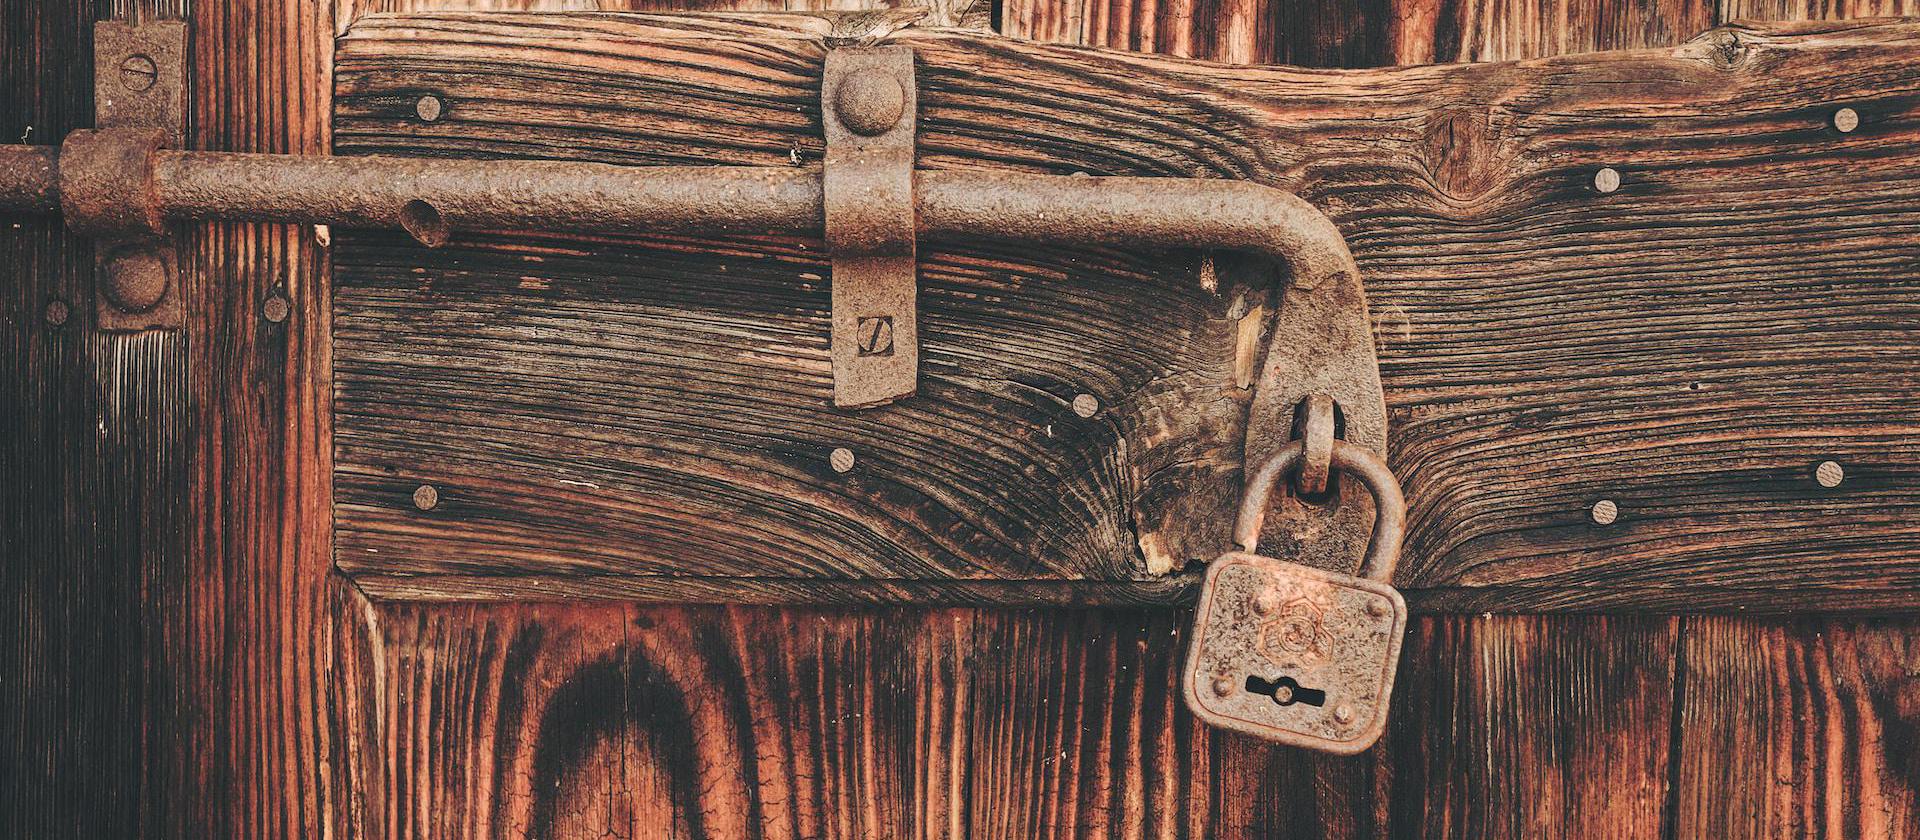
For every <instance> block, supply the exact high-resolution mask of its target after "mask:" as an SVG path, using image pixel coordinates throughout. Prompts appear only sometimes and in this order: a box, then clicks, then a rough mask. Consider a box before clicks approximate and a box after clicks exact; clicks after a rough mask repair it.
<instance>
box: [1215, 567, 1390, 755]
mask: <svg viewBox="0 0 1920 840" xmlns="http://www.w3.org/2000/svg"><path fill="white" fill-rule="evenodd" d="M1406 629H1407V602H1406V600H1405V599H1403V598H1401V597H1400V593H1399V592H1398V591H1396V590H1394V588H1393V587H1392V586H1389V585H1387V584H1385V583H1381V582H1379V581H1373V580H1367V579H1365V578H1357V577H1354V576H1352V575H1343V574H1339V573H1336V572H1328V571H1323V570H1321V569H1315V568H1312V567H1309V566H1302V565H1299V564H1297V563H1288V562H1286V561H1284V560H1276V559H1274V558H1271V557H1263V556H1260V555H1258V554H1248V553H1245V552H1237V551H1236V552H1228V553H1227V554H1224V555H1221V557H1220V558H1219V559H1217V560H1215V561H1213V563H1212V564H1211V565H1209V566H1208V567H1207V576H1206V580H1205V581H1204V582H1203V583H1202V585H1201V590H1200V603H1199V606H1198V607H1197V608H1196V612H1195V614H1194V628H1193V636H1192V639H1191V640H1190V641H1189V642H1188V647H1187V666H1186V679H1185V681H1184V682H1185V693H1186V696H1187V706H1188V708H1191V709H1192V710H1193V713H1194V714H1195V715H1197V716H1198V717H1199V718H1200V719H1201V720H1202V721H1204V722H1206V723H1208V724H1210V725H1213V726H1221V727H1226V728H1228V729H1233V730H1237V731H1240V732H1245V733H1247V734H1249V735H1254V736H1257V737H1260V738H1265V739H1268V740H1272V741H1278V742H1280V743H1283V744H1290V745H1293V746H1298V747H1306V748H1309V749H1315V750H1323V751H1326V752H1333V753H1342V754H1349V753H1356V752H1359V751H1361V750H1364V749H1366V748H1367V747H1369V746H1372V745H1373V742H1374V741H1375V740H1377V739H1378V738H1379V737H1380V733H1381V732H1382V731H1384V730H1385V728H1386V723H1387V704H1388V702H1389V700H1390V699H1391V697H1392V694H1393V677H1394V669H1395V668H1397V667H1398V666H1399V664H1400V643H1401V640H1402V639H1403V638H1404V637H1405V636H1406ZM1315 701H1317V703H1316V702H1315Z"/></svg>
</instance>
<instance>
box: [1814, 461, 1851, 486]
mask: <svg viewBox="0 0 1920 840" xmlns="http://www.w3.org/2000/svg"><path fill="white" fill-rule="evenodd" d="M1846 477H1847V471H1846V470H1845V469H1842V468H1841V466H1840V463H1839V462H1838V461H1821V462H1820V466H1818V467H1816V468H1814V471H1813V480H1815V481H1818V482H1820V486H1821V487H1839V486H1840V482H1842V481H1844V480H1846Z"/></svg>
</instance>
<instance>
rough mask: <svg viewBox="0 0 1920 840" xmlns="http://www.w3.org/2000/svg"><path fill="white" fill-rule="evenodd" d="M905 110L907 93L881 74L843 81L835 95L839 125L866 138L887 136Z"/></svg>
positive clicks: (884, 74)
mask: <svg viewBox="0 0 1920 840" xmlns="http://www.w3.org/2000/svg"><path fill="white" fill-rule="evenodd" d="M906 109H907V92H906V90H905V89H904V88H902V87H900V80H899V79H896V78H894V77H893V76H891V75H889V74H887V73H882V72H880V71H878V70H868V71H866V72H863V73H855V74H853V75H851V76H848V77H847V78H845V79H842V80H841V81H840V88H839V90H836V91H835V92H834V94H833V113H834V115H835V116H837V117H839V118H840V124H841V125H844V126H846V127H847V130H849V131H852V132H853V133H855V134H859V135H861V136H864V137H873V136H876V135H880V134H885V133H886V132H887V130H888V129H891V128H893V127H894V126H895V125H897V124H899V122H900V115H901V114H903V113H906Z"/></svg>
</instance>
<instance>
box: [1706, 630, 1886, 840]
mask: <svg viewBox="0 0 1920 840" xmlns="http://www.w3.org/2000/svg"><path fill="white" fill-rule="evenodd" d="M1681 657H1682V661H1683V662H1684V663H1685V665H1684V672H1683V674H1682V675H1681V683H1680V690H1681V691H1682V696H1683V698H1684V699H1683V700H1682V702H1681V715H1680V720H1679V723H1678V725H1677V726H1676V728H1675V731H1676V732H1679V733H1683V737H1682V739H1681V741H1680V744H1679V750H1678V753H1677V759H1676V760H1677V761H1678V767H1677V770H1678V775H1677V777H1676V778H1677V780H1678V789H1679V791H1680V792H1681V795H1680V796H1679V797H1678V800H1677V801H1678V815H1677V820H1678V821H1677V824H1676V827H1677V830H1676V832H1675V835H1674V836H1676V837H1703V838H1704V837H1713V838H1750V837H1751V838H1761V837H1845V838H1892V837H1913V836H1916V835H1920V623H1916V622H1915V621H1914V620H1912V619H1910V618H1907V619H1882V620H1872V621H1859V620H1844V619H1832V618H1805V619H1798V620H1792V621H1767V622H1761V621H1751V620H1740V619H1731V618H1720V617H1699V618H1689V619H1687V620H1686V635H1685V644H1684V649H1683V652H1682V655H1681Z"/></svg>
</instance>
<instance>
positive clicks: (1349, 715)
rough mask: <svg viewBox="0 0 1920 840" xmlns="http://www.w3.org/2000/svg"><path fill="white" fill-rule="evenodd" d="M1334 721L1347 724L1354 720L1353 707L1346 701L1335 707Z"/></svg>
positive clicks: (1343, 724)
mask: <svg viewBox="0 0 1920 840" xmlns="http://www.w3.org/2000/svg"><path fill="white" fill-rule="evenodd" d="M1333 722H1334V723H1338V724H1340V725H1342V726H1345V725H1347V724H1349V723H1352V722H1353V707H1352V706H1349V705H1347V704H1345V703H1342V704H1340V705H1338V706H1335V707H1333Z"/></svg>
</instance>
